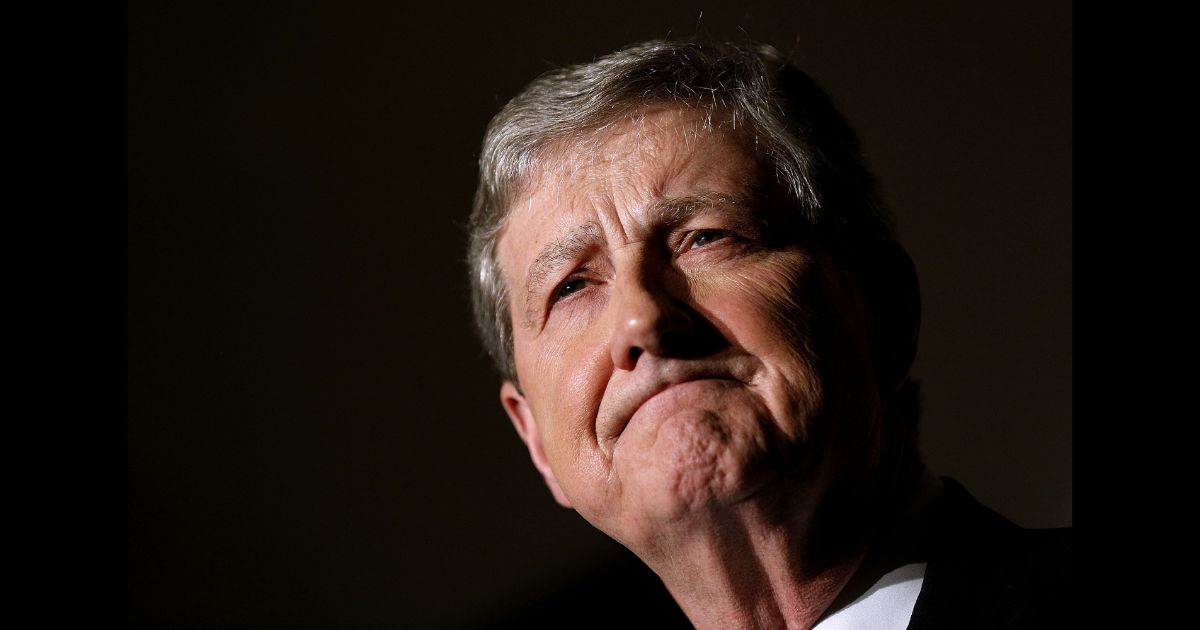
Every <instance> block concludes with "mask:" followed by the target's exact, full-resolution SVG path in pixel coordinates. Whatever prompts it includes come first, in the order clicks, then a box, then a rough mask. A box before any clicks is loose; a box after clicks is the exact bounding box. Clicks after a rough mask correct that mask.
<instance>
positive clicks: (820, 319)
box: [499, 108, 911, 628]
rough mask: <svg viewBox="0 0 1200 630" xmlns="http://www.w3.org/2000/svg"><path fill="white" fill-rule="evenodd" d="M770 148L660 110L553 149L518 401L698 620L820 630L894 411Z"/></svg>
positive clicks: (542, 448)
mask: <svg viewBox="0 0 1200 630" xmlns="http://www.w3.org/2000/svg"><path fill="white" fill-rule="evenodd" d="M752 146H753V144H752V142H751V141H750V140H748V139H747V138H744V137H743V136H742V135H741V134H740V132H739V131H736V130H732V129H731V128H730V126H729V125H728V124H727V123H726V122H724V121H722V120H721V119H720V118H719V117H718V118H717V119H715V120H714V119H708V118H706V117H705V115H703V114H701V113H699V112H695V111H688V110H678V109H671V108H650V109H644V110H642V111H641V112H639V113H638V114H636V115H633V116H630V117H627V118H624V119H622V120H620V121H619V122H617V123H614V124H612V125H608V126H606V127H605V128H603V129H600V130H597V131H595V132H593V133H592V134H591V135H590V136H588V137H585V138H582V139H574V140H573V141H572V142H571V143H564V144H561V145H559V146H557V147H552V148H551V150H550V151H548V152H547V153H546V154H545V156H544V158H545V159H544V161H543V164H544V166H543V168H542V169H541V170H540V171H539V172H538V173H537V174H536V175H535V176H534V177H533V178H532V179H531V181H530V182H529V185H527V186H526V189H525V192H524V194H523V195H521V196H520V197H519V198H518V199H517V200H516V201H515V203H514V204H513V207H512V211H511V215H510V217H509V220H508V222H507V224H506V226H505V228H504V231H503V233H502V236H501V240H500V244H499V255H500V262H501V266H502V268H503V269H504V272H505V275H506V277H507V280H508V282H509V288H510V293H509V294H510V296H511V298H510V310H511V315H512V318H513V345H514V356H515V361H516V368H517V374H518V377H519V380H520V387H517V385H516V384H514V383H505V384H504V385H503V386H502V387H501V401H502V403H503V405H504V407H505V410H506V411H507V412H508V414H509V417H510V418H511V419H512V421H513V424H514V426H515V427H516V429H517V431H518V433H519V434H520V435H521V438H522V439H523V440H524V441H525V443H526V444H527V446H528V447H529V451H530V456H531V458H532V460H533V462H534V465H535V466H536V467H537V468H538V470H539V471H540V472H541V473H542V475H543V476H544V477H545V479H546V483H547V485H548V486H549V487H550V489H551V491H552V492H553V494H554V496H555V498H556V499H557V500H558V502H559V503H561V504H562V505H564V506H567V507H571V508H574V509H575V510H577V511H578V512H579V513H580V514H581V515H582V516H583V517H584V518H586V519H587V520H588V521H589V522H591V523H592V524H593V525H595V526H596V527H597V528H599V529H601V530H602V531H604V532H606V533H607V534H609V535H610V536H612V537H613V538H615V539H617V540H618V541H620V542H621V543H622V544H624V545H626V546H627V547H629V548H630V549H631V550H633V551H634V553H636V554H638V555H639V556H640V557H641V558H642V559H643V560H644V561H645V562H647V564H648V565H649V566H650V567H651V568H652V569H654V570H655V571H656V572H657V573H658V574H659V576H660V577H662V578H663V581H664V583H665V584H666V585H667V587H668V589H669V590H671V592H672V594H673V595H674V596H675V598H676V599H677V601H679V603H680V605H681V606H682V607H683V609H684V612H685V613H687V614H688V616H689V618H691V620H692V621H693V622H694V623H695V624H696V625H697V626H698V627H792V628H807V627H811V625H812V624H813V623H814V622H815V621H816V620H817V618H818V617H819V616H820V615H821V613H822V612H823V611H824V610H825V609H826V608H827V607H828V605H829V603H830V602H831V601H832V600H833V599H834V597H836V595H837V593H838V592H839V590H840V589H841V588H842V586H843V585H844V584H845V583H846V581H847V580H849V578H850V576H851V575H852V574H853V572H854V569H855V567H856V566H857V565H858V563H859V561H860V560H861V558H862V554H863V553H864V550H865V542H864V541H863V537H864V536H863V535H862V532H859V531H858V530H856V529H854V528H853V527H847V528H842V527H833V528H831V527H828V526H822V525H823V524H826V525H827V524H829V523H854V522H858V521H860V520H861V519H856V515H858V514H859V513H860V512H861V510H862V509H863V506H864V505H866V504H868V503H869V499H868V496H869V494H870V488H871V487H872V479H873V477H874V475H875V472H876V467H877V466H878V458H879V453H880V449H881V444H880V441H881V439H882V438H881V430H880V422H881V417H882V408H883V403H882V401H881V397H880V394H879V387H878V384H877V383H876V380H875V375H876V374H877V371H876V369H875V366H874V365H873V363H872V349H871V344H872V341H871V337H872V333H871V326H870V323H869V318H868V315H867V313H866V311H865V307H864V301H863V298H862V296H861V292H860V289H859V286H858V284H857V282H856V280H855V278H854V276H852V275H851V274H850V273H848V272H846V271H844V270H842V269H841V268H839V267H838V266H837V265H836V264H835V263H834V262H833V261H832V260H831V258H830V257H829V255H828V254H827V253H826V252H825V251H824V250H823V248H822V247H820V246H819V245H818V244H816V243H814V242H812V239H811V238H808V237H807V235H806V234H805V231H804V230H803V229H802V227H800V226H799V225H798V224H797V222H796V218H795V216H796V214H795V212H794V210H792V211H789V210H790V209H789V208H788V204H787V202H786V201H784V200H783V197H782V196H781V195H778V194H776V193H775V192H774V188H773V186H772V183H771V181H770V178H769V177H765V176H764V174H763V170H764V169H761V168H760V166H759V163H758V161H757V160H756V158H755V156H754V154H753V152H752V150H751V149H750V147H752ZM910 358H911V357H910ZM903 371H905V372H906V371H907V365H906V366H905V368H904V370H903ZM889 385H893V384H889Z"/></svg>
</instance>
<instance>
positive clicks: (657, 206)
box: [524, 192, 762, 328]
mask: <svg viewBox="0 0 1200 630" xmlns="http://www.w3.org/2000/svg"><path fill="white" fill-rule="evenodd" d="M716 207H725V208H731V209H735V210H736V212H734V213H732V216H733V218H734V220H735V221H736V222H737V223H739V224H743V223H744V224H746V225H747V227H749V226H750V225H751V224H759V225H760V227H761V223H762V222H761V221H755V220H753V219H752V218H751V216H750V215H751V210H752V209H751V205H750V204H749V203H748V202H747V201H746V200H745V199H743V198H742V197H738V196H735V195H730V194H728V193H722V192H708V193H701V194H698V195H686V196H683V197H671V198H668V199H659V200H656V201H654V202H652V203H651V204H650V206H649V207H648V208H647V209H646V218H647V221H648V223H650V224H651V225H655V224H657V225H665V226H667V227H668V228H670V227H675V226H677V225H680V224H682V223H686V222H687V221H688V220H689V219H691V218H692V217H694V216H695V215H697V214H699V213H700V212H702V211H704V210H709V209H712V208H716ZM604 241H605V239H604V234H603V231H602V230H601V229H600V225H599V224H598V223H596V222H595V221H589V222H587V223H583V224H580V225H577V226H575V227H573V228H571V229H570V230H568V231H567V232H566V233H565V234H563V235H562V236H561V237H559V238H557V239H555V240H554V241H552V242H550V243H548V244H547V245H546V246H545V247H543V248H542V250H541V251H540V252H538V255H537V257H536V258H534V259H533V262H532V263H530V264H529V270H528V271H527V272H526V274H525V305H526V308H525V322H524V325H525V327H526V328H528V327H530V326H532V325H533V320H534V317H533V314H534V308H533V305H534V304H537V303H539V302H540V300H539V299H538V298H539V296H540V294H541V292H542V285H543V284H545V282H546V280H547V278H549V277H550V276H551V275H552V274H553V273H554V271H555V270H556V269H558V268H559V267H561V266H562V265H564V264H567V263H570V262H573V261H575V260H577V259H579V258H580V257H581V256H582V255H583V253H584V252H586V251H587V250H588V249H590V248H592V247H594V246H596V245H597V244H600V243H603V242H604Z"/></svg>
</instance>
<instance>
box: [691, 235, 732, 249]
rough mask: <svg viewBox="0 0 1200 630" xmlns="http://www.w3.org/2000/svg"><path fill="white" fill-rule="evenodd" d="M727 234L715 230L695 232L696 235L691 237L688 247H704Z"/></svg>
mask: <svg viewBox="0 0 1200 630" xmlns="http://www.w3.org/2000/svg"><path fill="white" fill-rule="evenodd" d="M727 236H729V235H728V234H726V233H724V232H717V231H715V230H705V231H703V232H697V233H696V235H695V236H694V237H692V242H691V243H690V244H689V245H688V249H695V248H697V247H705V246H708V245H711V244H713V243H715V242H717V241H719V240H721V239H723V238H726V237H727Z"/></svg>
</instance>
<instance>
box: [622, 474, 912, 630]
mask: <svg viewBox="0 0 1200 630" xmlns="http://www.w3.org/2000/svg"><path fill="white" fill-rule="evenodd" d="M919 473H920V470H913V471H911V474H910V475H905V477H906V479H905V482H904V483H902V484H900V485H899V486H898V487H897V488H895V489H894V490H893V492H892V493H890V494H891V496H889V497H887V498H886V499H885V500H884V501H882V502H880V497H874V498H872V500H871V501H869V502H868V503H867V504H866V505H865V506H864V504H862V503H858V502H855V501H846V502H844V503H843V504H841V505H832V506H831V505H829V502H824V503H823V504H822V505H821V506H820V507H819V508H815V507H814V508H806V507H803V506H802V507H801V508H800V509H799V510H797V511H796V512H793V513H790V514H789V515H788V516H789V517H788V518H782V519H781V518H779V515H780V512H779V511H778V510H772V509H770V508H769V507H768V508H765V509H746V510H744V511H741V512H738V513H736V514H726V515H722V516H721V517H719V518H714V520H713V521H711V522H707V523H703V524H696V526H695V527H693V528H689V530H690V531H689V532H687V533H684V534H682V535H680V536H677V537H672V539H671V540H669V541H660V542H661V543H662V544H661V546H660V547H658V549H657V550H656V552H652V553H649V554H645V555H643V554H639V555H643V560H645V561H646V562H647V564H649V565H650V566H651V568H652V569H654V571H655V572H656V573H658V575H659V577H660V578H662V580H663V583H664V584H665V585H666V587H667V589H668V590H669V591H670V592H671V595H672V596H673V597H674V598H675V600H676V602H677V603H678V604H679V605H680V607H681V608H682V609H683V611H684V613H685V614H686V615H687V616H688V619H689V620H690V621H691V622H692V623H693V625H695V626H696V627H697V628H701V629H704V628H787V629H789V630H808V629H810V628H812V627H813V626H814V625H815V624H816V623H817V622H818V621H819V620H820V619H821V618H822V616H823V615H825V614H826V612H827V611H830V610H836V609H837V608H838V607H841V606H844V605H845V604H846V603H848V602H849V601H852V600H853V599H854V597H856V596H857V595H858V594H861V593H855V589H856V588H857V589H858V590H861V588H865V586H862V584H864V583H866V581H867V580H869V579H870V578H871V576H874V577H875V578H878V575H875V574H876V573H877V572H878V571H886V570H888V568H889V567H890V564H889V563H890V562H891V561H892V560H894V559H895V558H893V557H892V555H889V554H879V553H876V554H868V549H869V548H871V547H872V541H876V540H881V539H880V538H879V537H880V536H881V535H882V536H886V535H887V534H886V532H881V531H880V529H879V528H880V526H883V525H884V524H886V527H887V528H889V529H890V528H892V527H893V526H895V525H896V524H897V523H902V522H906V521H905V517H904V515H905V514H906V513H907V510H908V509H909V508H911V506H912V505H913V502H914V501H915V500H916V498H915V497H918V496H922V495H919V494H918V492H917V491H918V490H919V489H920V488H921V487H923V486H921V485H920V484H919V483H918V482H919V481H920V479H921V477H920V475H919ZM872 505H873V506H875V508H874V509H875V510H876V511H874V512H872V511H871V510H872V508H871V507H869V506H872ZM880 506H882V507H880ZM815 509H819V510H820V511H821V513H820V514H817V513H816V512H815V511H814V510H815ZM879 510H882V512H880V511H879ZM830 511H833V512H837V514H831V513H829V512H830ZM814 523H825V524H830V523H836V524H838V525H839V526H837V527H826V528H823V530H817V529H815V528H814V527H813V524H814ZM888 548H890V546H889V547H888ZM864 559H865V560H866V561H864ZM860 568H861V569H863V570H862V571H860ZM890 568H894V567H890ZM880 575H881V574H880ZM856 585H858V586H856ZM869 585H870V584H866V586H869ZM847 598H848V599H847Z"/></svg>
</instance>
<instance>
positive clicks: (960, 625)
mask: <svg viewBox="0 0 1200 630" xmlns="http://www.w3.org/2000/svg"><path fill="white" fill-rule="evenodd" d="M942 483H943V484H944V486H945V490H944V492H943V494H942V496H941V498H940V499H939V500H938V502H937V503H935V504H934V506H933V513H932V514H931V515H930V518H931V522H932V524H931V532H930V540H931V545H930V549H929V555H928V563H929V564H928V565H927V566H926V568H925V582H924V584H923V585H922V586H921V594H920V595H919V596H918V597H917V604H916V606H915V607H914V608H913V615H912V620H911V621H910V622H909V625H908V628H909V630H951V629H955V630H958V629H966V628H971V629H988V630H991V629H1000V628H1014V629H1015V628H1065V627H1070V624H1069V623H1068V620H1067V617H1066V613H1067V610H1068V609H1069V608H1071V606H1069V603H1070V598H1071V593H1070V577H1071V529H1070V528H1062V529H1024V528H1021V527H1018V526H1017V525H1015V524H1013V523H1012V522H1011V521H1009V520H1008V519H1006V518H1004V517H1003V516H1000V515H999V514H997V513H995V512H993V511H992V510H989V509H988V508H986V507H984V506H983V505H981V504H980V503H979V502H978V501H976V500H975V499H974V498H973V497H972V496H971V495H970V494H969V493H967V491H966V490H965V489H964V488H963V487H962V485H961V484H959V483H958V482H957V481H954V480H953V479H950V478H948V477H943V478H942Z"/></svg>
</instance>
